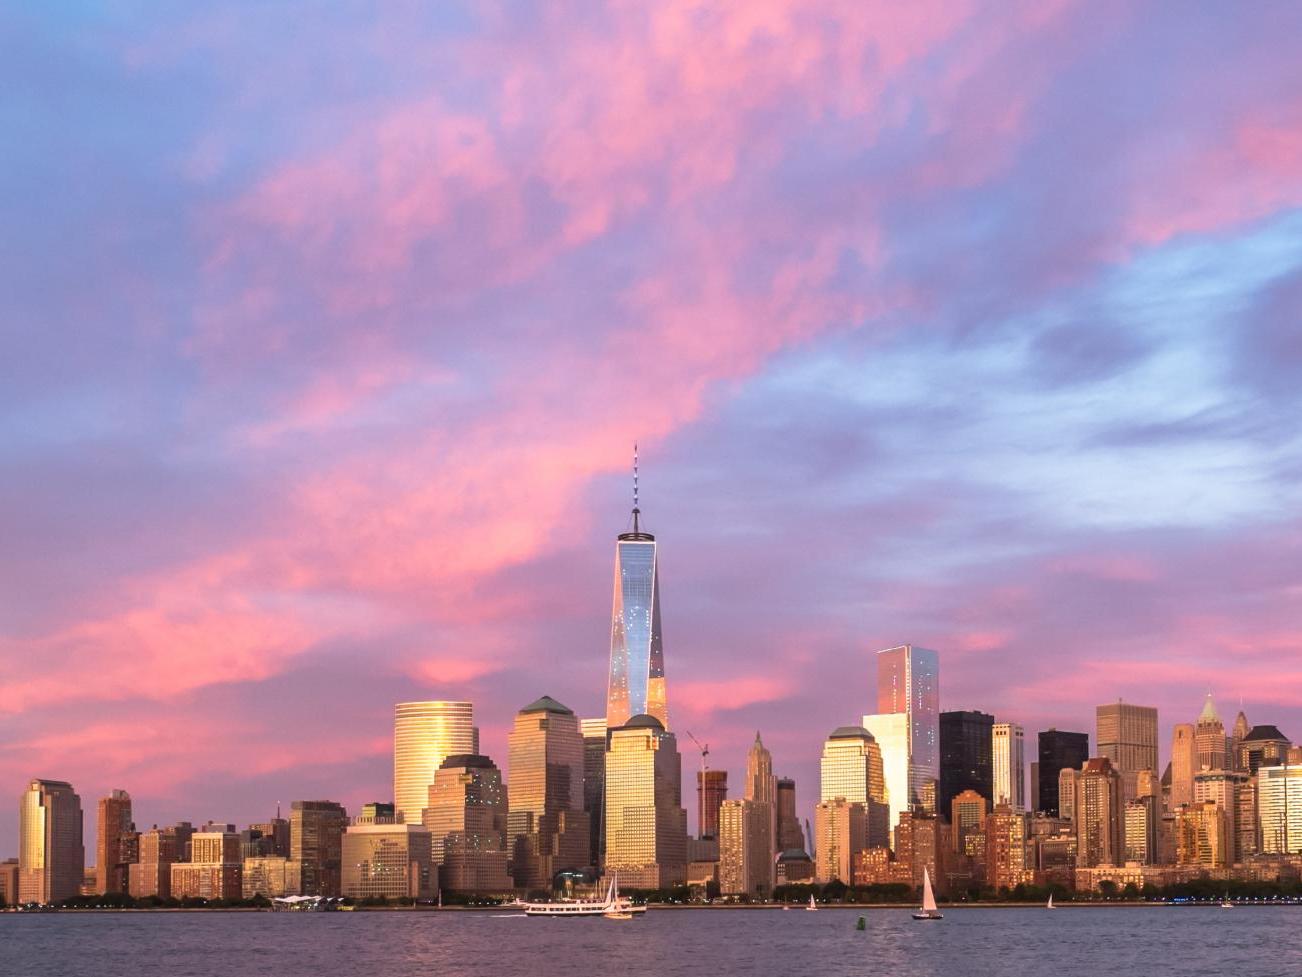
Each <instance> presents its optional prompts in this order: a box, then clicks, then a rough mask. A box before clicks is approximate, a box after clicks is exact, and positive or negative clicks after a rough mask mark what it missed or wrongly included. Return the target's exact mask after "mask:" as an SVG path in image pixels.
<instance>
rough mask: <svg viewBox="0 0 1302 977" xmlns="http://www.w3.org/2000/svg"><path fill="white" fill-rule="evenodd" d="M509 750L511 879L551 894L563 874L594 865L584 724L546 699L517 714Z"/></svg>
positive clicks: (521, 886) (529, 887)
mask: <svg viewBox="0 0 1302 977" xmlns="http://www.w3.org/2000/svg"><path fill="white" fill-rule="evenodd" d="M509 749H510V754H509V756H510V768H509V769H510V779H509V781H508V788H507V795H508V810H509V814H508V816H507V835H508V838H509V844H510V851H511V874H512V876H513V877H514V879H515V884H516V887H517V888H522V889H526V890H532V889H547V890H549V889H551V887H552V881H553V879H555V877H556V875H557V874H558V873H560V872H564V871H571V870H575V869H582V868H585V867H586V866H587V865H588V864H589V863H588V847H589V842H590V838H589V834H588V815H587V813H586V812H585V811H584V809H583V802H584V797H583V766H584V750H583V734H582V732H581V731H580V729H579V720H578V719H577V718H576V717H575V715H574V713H573V712H572V711H571V710H570V709H568V708H566V707H565V706H563V705H561V703H559V702H557V701H556V700H555V699H553V698H551V697H550V696H543V697H542V698H541V699H539V700H537V701H536V702H532V703H530V704H529V705H527V706H525V707H524V708H523V709H521V710H520V711H519V712H518V713H516V716H515V726H514V728H513V729H512V730H511V737H510V746H509Z"/></svg>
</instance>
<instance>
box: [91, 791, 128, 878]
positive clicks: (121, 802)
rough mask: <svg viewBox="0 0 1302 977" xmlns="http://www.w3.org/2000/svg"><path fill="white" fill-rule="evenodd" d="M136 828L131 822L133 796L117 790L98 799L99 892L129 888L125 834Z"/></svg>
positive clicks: (97, 864) (97, 855)
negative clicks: (124, 849) (124, 850)
mask: <svg viewBox="0 0 1302 977" xmlns="http://www.w3.org/2000/svg"><path fill="white" fill-rule="evenodd" d="M134 830H135V825H134V824H132V823H131V795H130V794H128V793H127V792H126V791H125V790H115V791H112V792H110V793H109V795H108V796H107V797H101V798H100V799H99V818H98V822H97V824H96V829H95V887H96V888H97V889H99V891H100V892H126V891H127V865H128V860H127V859H126V858H123V850H122V849H123V844H122V842H123V836H124V835H128V836H129V835H130V833H131V832H132V831H134Z"/></svg>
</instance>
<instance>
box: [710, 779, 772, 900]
mask: <svg viewBox="0 0 1302 977" xmlns="http://www.w3.org/2000/svg"><path fill="white" fill-rule="evenodd" d="M772 812H773V805H772V804H769V803H768V802H766V801H757V800H752V799H750V798H742V799H737V800H731V801H724V802H723V805H722V807H720V808H719V891H721V892H723V893H725V894H745V895H748V896H752V897H754V896H765V895H767V894H768V893H769V892H770V891H771V890H772V889H773V868H774V861H773V834H772V829H773V818H772Z"/></svg>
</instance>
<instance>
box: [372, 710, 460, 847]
mask: <svg viewBox="0 0 1302 977" xmlns="http://www.w3.org/2000/svg"><path fill="white" fill-rule="evenodd" d="M478 752H479V733H478V730H476V729H475V717H474V708H473V707H472V706H471V704H470V703H469V702H399V703H398V704H397V705H396V706H394V707H393V802H394V806H395V807H396V808H397V812H398V813H399V814H401V815H402V816H403V819H404V820H405V821H407V822H408V823H413V824H414V823H417V822H419V821H420V817H421V811H423V810H424V809H425V803H426V801H427V800H428V797H429V786H430V784H432V783H434V772H435V771H436V770H438V768H439V766H440V765H441V764H442V763H443V761H444V759H445V758H447V757H449V756H451V755H452V754H454V753H458V754H467V753H478Z"/></svg>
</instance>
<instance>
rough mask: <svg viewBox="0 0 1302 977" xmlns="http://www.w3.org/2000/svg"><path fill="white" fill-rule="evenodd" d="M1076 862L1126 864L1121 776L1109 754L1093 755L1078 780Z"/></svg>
mask: <svg viewBox="0 0 1302 977" xmlns="http://www.w3.org/2000/svg"><path fill="white" fill-rule="evenodd" d="M1075 814H1076V816H1075V824H1076V864H1077V866H1078V867H1080V868H1093V867H1094V866H1096V865H1122V864H1124V863H1125V851H1124V839H1125V819H1124V814H1123V808H1122V787H1121V776H1120V774H1118V773H1117V771H1116V770H1114V769H1113V768H1112V761H1111V760H1109V759H1108V758H1107V757H1092V758H1090V759H1089V760H1086V761H1085V766H1084V767H1082V768H1081V772H1080V778H1079V779H1078V780H1077V781H1076V811H1075Z"/></svg>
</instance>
